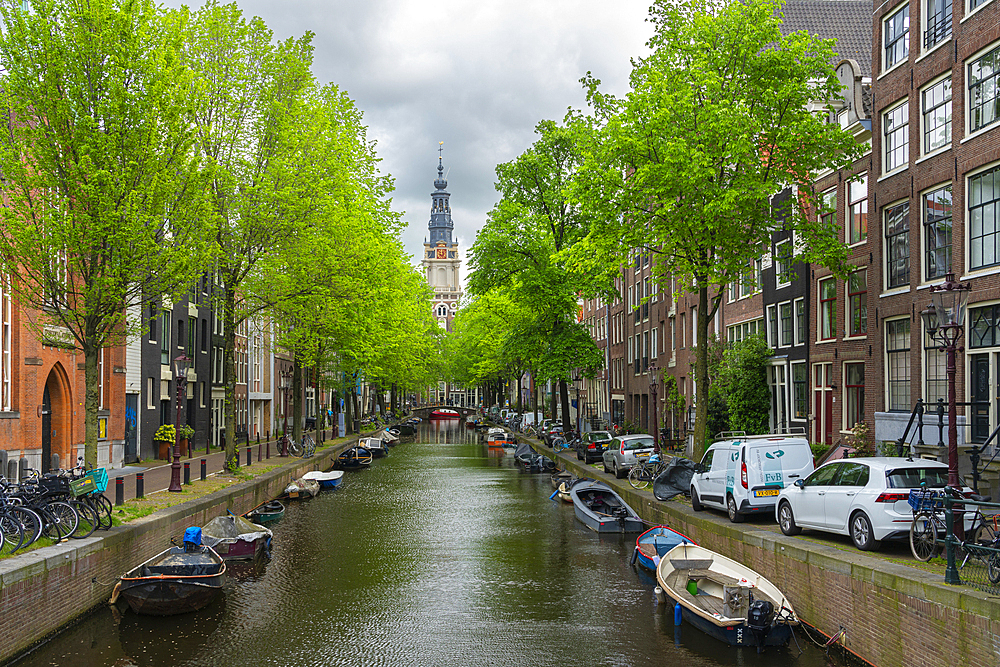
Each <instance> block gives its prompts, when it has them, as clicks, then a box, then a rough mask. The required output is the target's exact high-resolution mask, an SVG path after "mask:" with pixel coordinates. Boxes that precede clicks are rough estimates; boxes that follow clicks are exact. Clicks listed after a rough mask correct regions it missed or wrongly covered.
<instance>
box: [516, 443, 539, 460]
mask: <svg viewBox="0 0 1000 667" xmlns="http://www.w3.org/2000/svg"><path fill="white" fill-rule="evenodd" d="M525 455H526V456H530V457H532V458H534V457H536V456H538V452H536V451H535V450H534V448H533V447H532V446H531V445H529V444H528V443H526V442H522V443H521V444H520V445H518V446H517V449H515V450H514V456H516V457H518V458H520V457H521V456H525Z"/></svg>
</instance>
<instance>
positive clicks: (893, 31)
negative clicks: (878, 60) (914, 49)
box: [882, 5, 910, 72]
mask: <svg viewBox="0 0 1000 667" xmlns="http://www.w3.org/2000/svg"><path fill="white" fill-rule="evenodd" d="M882 50H883V53H884V54H885V57H884V60H883V66H882V71H883V72H884V71H886V70H889V69H891V68H892V67H893V66H895V65H896V64H898V63H900V62H902V61H903V60H906V56H907V55H908V54H909V52H910V6H909V5H903V6H902V7H900V8H899V9H897V10H896V11H895V12H893V13H892V14H890V15H889V17H888V18H887V19H885V20H884V21H882Z"/></svg>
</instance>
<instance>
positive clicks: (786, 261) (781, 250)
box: [774, 239, 792, 287]
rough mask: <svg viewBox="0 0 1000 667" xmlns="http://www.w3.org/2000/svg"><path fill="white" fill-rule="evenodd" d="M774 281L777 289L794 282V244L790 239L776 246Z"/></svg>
mask: <svg viewBox="0 0 1000 667" xmlns="http://www.w3.org/2000/svg"><path fill="white" fill-rule="evenodd" d="M774 280H775V283H776V285H775V286H776V287H785V286H786V285H789V284H791V282H792V242H791V241H790V240H789V239H785V240H784V241H780V242H778V243H776V244H775V245H774Z"/></svg>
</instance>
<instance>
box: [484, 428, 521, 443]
mask: <svg viewBox="0 0 1000 667" xmlns="http://www.w3.org/2000/svg"><path fill="white" fill-rule="evenodd" d="M486 444H487V445H489V446H490V447H515V446H517V438H515V437H514V434H513V433H508V432H507V431H505V430H503V429H502V428H491V429H490V430H489V431H487V433H486Z"/></svg>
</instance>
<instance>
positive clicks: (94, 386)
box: [43, 344, 110, 470]
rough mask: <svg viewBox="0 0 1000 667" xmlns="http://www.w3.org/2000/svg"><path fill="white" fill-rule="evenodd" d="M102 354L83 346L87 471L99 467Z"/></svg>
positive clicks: (85, 458)
mask: <svg viewBox="0 0 1000 667" xmlns="http://www.w3.org/2000/svg"><path fill="white" fill-rule="evenodd" d="M100 353H101V352H100V350H99V349H97V348H96V347H95V346H93V345H89V344H88V345H84V346H83V369H84V370H83V377H84V384H85V385H86V388H85V391H84V398H83V413H84V415H85V418H84V427H83V438H84V439H83V442H84V445H83V463H84V465H85V466H87V470H93V469H94V468H96V467H97V436H98V435H99V433H98V430H97V419H98V417H97V412H98V410H99V408H100V394H99V392H100V385H99V378H98V367H97V361H98V357H99V356H100ZM43 388H44V387H43ZM70 458H72V457H70ZM61 465H63V464H61ZM74 465H76V461H72V462H71V463H69V465H67V466H65V467H68V468H72V467H73V466H74ZM109 467H110V466H109Z"/></svg>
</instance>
